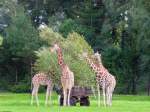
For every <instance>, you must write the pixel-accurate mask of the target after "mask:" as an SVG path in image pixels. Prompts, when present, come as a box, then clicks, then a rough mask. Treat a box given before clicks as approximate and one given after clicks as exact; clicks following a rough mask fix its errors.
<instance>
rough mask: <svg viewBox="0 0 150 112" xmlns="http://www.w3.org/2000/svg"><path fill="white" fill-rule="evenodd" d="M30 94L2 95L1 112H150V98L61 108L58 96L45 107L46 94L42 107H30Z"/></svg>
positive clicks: (116, 98)
mask: <svg viewBox="0 0 150 112" xmlns="http://www.w3.org/2000/svg"><path fill="white" fill-rule="evenodd" d="M30 97H31V96H30V94H12V93H1V94H0V112H150V97H148V96H131V95H115V96H114V97H113V105H112V107H107V108H106V107H104V106H103V105H101V107H97V101H96V99H94V98H91V106H90V107H80V106H79V105H78V106H76V107H60V106H58V102H57V96H56V95H54V96H53V105H51V106H45V105H44V98H45V95H44V94H40V95H39V100H40V106H39V107H37V106H36V105H34V106H31V105H30Z"/></svg>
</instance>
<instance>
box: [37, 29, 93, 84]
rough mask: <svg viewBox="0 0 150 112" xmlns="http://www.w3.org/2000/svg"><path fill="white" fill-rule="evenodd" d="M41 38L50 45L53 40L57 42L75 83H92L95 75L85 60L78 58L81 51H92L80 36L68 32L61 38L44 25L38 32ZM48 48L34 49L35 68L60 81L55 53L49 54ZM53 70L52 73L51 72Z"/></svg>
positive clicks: (56, 81)
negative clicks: (48, 73)
mask: <svg viewBox="0 0 150 112" xmlns="http://www.w3.org/2000/svg"><path fill="white" fill-rule="evenodd" d="M40 35H41V38H42V39H43V40H45V41H47V42H48V45H52V44H53V43H54V42H58V43H59V44H60V46H61V47H62V50H63V55H64V60H65V63H67V64H68V65H69V67H70V69H71V70H72V71H73V72H74V75H75V83H76V85H80V86H89V85H90V84H91V85H93V84H94V82H95V81H94V78H95V75H94V74H93V72H92V71H91V69H90V68H89V66H88V65H87V64H86V62H85V60H80V58H79V55H80V54H81V53H82V52H83V51H85V50H86V51H88V52H89V53H90V54H91V53H93V51H92V49H91V47H90V46H89V45H88V44H87V42H86V41H85V40H84V38H83V37H82V36H80V35H79V34H77V33H75V32H73V33H70V34H69V35H68V36H67V38H66V39H65V38H63V37H62V36H61V35H60V34H58V33H57V32H53V31H52V30H51V29H50V28H48V27H46V28H44V29H43V30H42V31H41V32H40ZM48 49H49V48H43V49H40V50H39V51H36V55H37V60H36V63H35V68H36V69H37V70H39V71H44V72H48V71H51V72H50V73H51V74H50V75H51V77H52V78H53V80H54V83H56V84H58V83H59V82H60V71H59V65H58V64H57V63H58V62H57V56H56V54H51V53H50V51H49V50H48ZM52 71H53V73H54V74H53V73H52Z"/></svg>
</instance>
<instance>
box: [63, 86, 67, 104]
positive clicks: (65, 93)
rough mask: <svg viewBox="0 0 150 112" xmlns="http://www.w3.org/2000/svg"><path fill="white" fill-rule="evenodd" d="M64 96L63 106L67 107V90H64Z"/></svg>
mask: <svg viewBox="0 0 150 112" xmlns="http://www.w3.org/2000/svg"><path fill="white" fill-rule="evenodd" d="M63 95H64V101H63V105H64V106H66V99H67V91H66V90H65V89H64V90H63Z"/></svg>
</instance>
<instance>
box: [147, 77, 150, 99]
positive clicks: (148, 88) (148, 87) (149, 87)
mask: <svg viewBox="0 0 150 112" xmlns="http://www.w3.org/2000/svg"><path fill="white" fill-rule="evenodd" d="M147 95H148V96H149V95H150V77H149V79H148V82H147Z"/></svg>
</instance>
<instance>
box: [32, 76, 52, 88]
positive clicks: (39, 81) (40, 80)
mask: <svg viewBox="0 0 150 112" xmlns="http://www.w3.org/2000/svg"><path fill="white" fill-rule="evenodd" d="M32 83H33V84H34V85H35V84H36V85H50V84H51V83H52V81H51V80H50V78H49V77H48V76H47V75H46V74H44V73H38V74H36V75H34V77H33V78H32Z"/></svg>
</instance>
